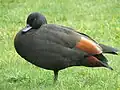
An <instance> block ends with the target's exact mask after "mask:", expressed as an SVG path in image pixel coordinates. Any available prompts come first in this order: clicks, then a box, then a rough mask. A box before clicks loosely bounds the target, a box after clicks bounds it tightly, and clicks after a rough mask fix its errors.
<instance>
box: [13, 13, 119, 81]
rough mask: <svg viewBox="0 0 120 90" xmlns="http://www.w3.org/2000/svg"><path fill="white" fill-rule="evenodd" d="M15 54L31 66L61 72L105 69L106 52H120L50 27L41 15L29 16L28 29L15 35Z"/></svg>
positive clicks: (67, 30)
mask: <svg viewBox="0 0 120 90" xmlns="http://www.w3.org/2000/svg"><path fill="white" fill-rule="evenodd" d="M14 47H15V50H16V52H17V53H18V54H19V55H20V56H21V57H22V58H24V59H25V60H26V61H28V62H30V63H31V64H33V65H35V66H37V67H40V68H43V69H47V70H52V71H53V72H54V82H56V81H57V79H58V73H59V71H60V70H63V69H65V68H68V67H72V66H85V67H105V68H108V69H110V70H113V68H112V67H110V66H109V65H108V60H107V58H106V57H105V56H104V55H103V54H104V53H108V54H113V55H117V54H118V51H119V50H118V49H116V48H113V47H111V46H107V45H104V44H100V43H98V42H96V41H95V40H93V39H92V38H91V37H90V36H88V35H86V34H84V33H81V32H78V31H76V30H75V29H73V28H70V27H67V26H62V25H56V24H48V23H47V20H46V17H45V16H44V15H42V14H41V13H39V12H33V13H30V14H29V15H28V18H27V20H26V26H25V28H23V29H21V30H20V31H19V32H18V33H17V34H16V36H15V39H14Z"/></svg>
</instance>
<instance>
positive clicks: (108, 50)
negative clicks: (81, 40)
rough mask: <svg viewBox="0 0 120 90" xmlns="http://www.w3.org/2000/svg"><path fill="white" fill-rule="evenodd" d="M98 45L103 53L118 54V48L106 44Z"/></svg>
mask: <svg viewBox="0 0 120 90" xmlns="http://www.w3.org/2000/svg"><path fill="white" fill-rule="evenodd" d="M99 45H100V47H101V48H102V49H103V53H110V54H115V55H118V52H119V50H118V49H116V48H113V47H110V46H107V45H103V44H99Z"/></svg>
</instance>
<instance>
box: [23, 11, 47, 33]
mask: <svg viewBox="0 0 120 90" xmlns="http://www.w3.org/2000/svg"><path fill="white" fill-rule="evenodd" d="M26 23H27V25H26V27H25V28H24V29H23V30H22V31H23V32H27V31H29V30H30V29H31V28H32V29H38V28H40V27H41V25H43V24H47V20H46V18H45V16H43V15H42V14H40V13H38V12H34V13H31V14H30V15H29V16H28V18H27V22H26Z"/></svg>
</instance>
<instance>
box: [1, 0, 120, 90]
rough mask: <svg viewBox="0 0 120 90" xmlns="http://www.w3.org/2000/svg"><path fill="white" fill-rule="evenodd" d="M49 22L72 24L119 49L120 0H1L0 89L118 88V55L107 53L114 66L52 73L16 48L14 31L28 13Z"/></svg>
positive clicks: (80, 68)
mask: <svg viewBox="0 0 120 90" xmlns="http://www.w3.org/2000/svg"><path fill="white" fill-rule="evenodd" d="M34 11H37V12H41V13H43V14H44V15H45V16H46V18H47V20H48V23H55V24H60V25H65V26H69V27H72V28H74V29H76V30H78V31H80V32H84V33H86V34H88V35H89V36H91V37H92V38H94V39H95V40H97V41H98V42H100V43H104V44H106V45H110V46H114V47H118V48H120V0H0V90H120V55H118V56H112V55H106V56H107V58H108V59H109V62H110V63H109V64H110V66H112V67H113V68H114V71H110V70H108V69H105V68H87V67H71V68H67V69H65V70H62V71H60V73H59V82H58V83H57V84H55V85H53V72H52V71H48V70H44V69H41V68H39V67H36V66H34V65H32V64H30V63H28V62H27V61H25V60H24V59H22V58H21V57H20V56H19V55H18V54H17V53H16V51H15V49H14V45H13V41H14V37H15V34H16V33H17V32H18V31H19V30H20V29H22V28H23V27H24V26H25V21H26V18H27V16H28V14H30V13H31V12H34Z"/></svg>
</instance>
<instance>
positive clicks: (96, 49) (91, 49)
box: [75, 37, 102, 54]
mask: <svg viewBox="0 0 120 90" xmlns="http://www.w3.org/2000/svg"><path fill="white" fill-rule="evenodd" d="M75 47H76V48H78V49H80V50H82V51H85V52H87V53H89V54H100V53H102V48H101V47H100V46H99V45H98V44H97V43H95V42H94V41H92V40H90V39H87V38H85V37H81V39H80V41H79V42H77V43H76V46H75Z"/></svg>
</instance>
